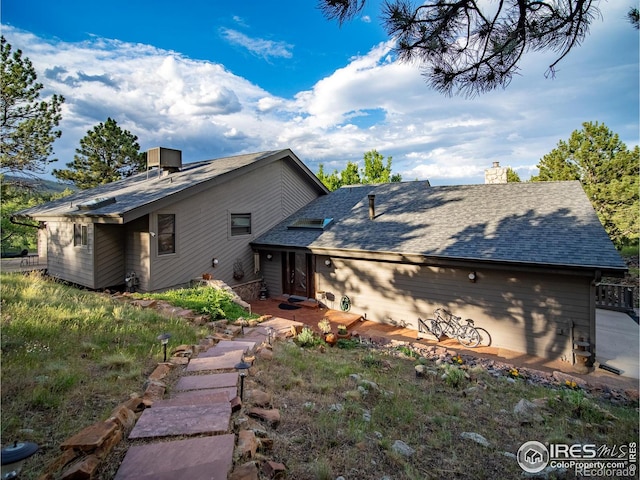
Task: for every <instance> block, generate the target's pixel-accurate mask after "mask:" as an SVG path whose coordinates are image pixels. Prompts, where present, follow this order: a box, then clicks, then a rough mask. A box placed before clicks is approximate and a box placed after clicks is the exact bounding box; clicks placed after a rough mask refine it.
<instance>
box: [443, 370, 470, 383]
mask: <svg viewBox="0 0 640 480" xmlns="http://www.w3.org/2000/svg"><path fill="white" fill-rule="evenodd" d="M443 378H444V381H445V383H446V384H447V385H449V386H450V387H453V388H458V387H459V386H460V385H462V383H463V382H464V379H465V376H464V371H463V370H460V369H459V368H458V367H454V366H450V365H447V366H446V367H445V372H444V375H443Z"/></svg>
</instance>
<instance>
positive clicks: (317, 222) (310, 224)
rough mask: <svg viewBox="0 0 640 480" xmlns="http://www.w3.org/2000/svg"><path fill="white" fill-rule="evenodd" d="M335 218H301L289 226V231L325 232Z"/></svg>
mask: <svg viewBox="0 0 640 480" xmlns="http://www.w3.org/2000/svg"><path fill="white" fill-rule="evenodd" d="M331 222H333V218H299V219H297V220H295V221H294V222H293V223H291V224H290V225H288V226H287V228H288V229H289V230H295V229H301V230H324V229H325V228H326V227H327V226H329V224H330V223H331Z"/></svg>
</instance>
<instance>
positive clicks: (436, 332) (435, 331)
mask: <svg viewBox="0 0 640 480" xmlns="http://www.w3.org/2000/svg"><path fill="white" fill-rule="evenodd" d="M429 321H430V322H431V326H430V327H429V331H431V334H432V335H433V336H434V337H436V338H437V339H438V340H440V337H441V336H442V326H441V325H440V322H438V321H437V320H429Z"/></svg>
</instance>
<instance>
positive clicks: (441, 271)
mask: <svg viewBox="0 0 640 480" xmlns="http://www.w3.org/2000/svg"><path fill="white" fill-rule="evenodd" d="M494 167H496V165H494ZM497 167H498V168H499V166H497ZM494 169H495V168H494ZM488 173H492V171H491V169H490V171H489V172H488ZM493 173H495V172H493ZM494 177H495V175H494ZM252 246H253V248H255V249H256V250H258V251H259V252H260V253H261V257H262V259H263V264H262V266H263V268H262V273H263V275H264V278H265V282H266V284H267V286H268V288H269V291H270V293H271V294H278V293H285V294H290V295H299V296H304V297H312V298H316V299H318V300H320V301H322V302H324V303H326V304H327V305H328V306H329V307H332V308H336V309H337V308H350V311H351V312H353V313H358V314H360V315H362V316H364V317H366V319H368V320H373V321H377V322H383V323H388V324H394V325H399V326H403V327H407V328H412V329H416V330H417V329H418V318H422V319H428V318H431V317H432V315H433V312H434V310H435V309H436V308H438V307H445V308H446V309H448V310H449V311H451V312H452V313H454V314H455V315H458V316H461V317H462V318H463V319H467V318H471V319H473V320H474V322H475V325H476V326H477V327H481V328H482V329H484V332H483V333H484V335H485V337H487V332H488V337H487V338H490V341H491V345H492V346H495V347H498V348H501V347H502V348H506V349H509V350H513V351H517V352H523V353H526V354H531V355H536V356H540V357H543V358H548V359H563V360H566V361H569V362H572V363H573V362H574V358H573V349H574V342H576V341H578V340H579V339H584V341H586V342H589V343H590V345H589V349H590V350H591V352H592V354H593V355H594V357H593V358H595V349H596V336H595V283H596V282H598V281H599V279H600V278H601V276H604V275H606V276H621V275H623V274H624V272H625V270H626V265H625V263H624V262H623V260H622V259H621V257H620V256H619V255H618V253H617V251H616V249H615V248H614V246H613V244H612V243H611V241H610V240H609V237H608V236H607V234H606V232H605V231H604V229H603V227H602V225H601V224H600V222H599V221H598V218H597V216H596V214H595V212H594V210H593V208H592V206H591V204H590V202H589V199H588V198H587V196H586V195H585V193H584V191H583V189H582V187H581V185H580V183H579V182H577V181H575V182H536V183H495V184H494V183H489V184H483V185H462V186H442V187H432V186H430V185H429V183H428V182H424V181H415V182H401V183H389V184H381V185H360V186H348V187H342V188H340V189H338V190H336V191H334V192H332V193H331V194H330V195H328V196H320V197H318V198H316V199H315V200H313V201H312V202H310V203H309V205H307V206H305V207H304V208H302V209H301V210H299V211H297V212H295V213H294V214H293V215H291V216H290V217H288V218H287V219H286V220H284V221H283V222H281V223H280V224H278V225H277V226H275V227H274V228H272V229H270V230H269V231H268V232H266V233H265V234H264V235H261V236H259V237H257V238H256V239H255V240H254V241H253V242H252Z"/></svg>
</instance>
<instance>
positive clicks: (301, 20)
mask: <svg viewBox="0 0 640 480" xmlns="http://www.w3.org/2000/svg"><path fill="white" fill-rule="evenodd" d="M630 1H632V0H630ZM380 3H381V2H379V1H371V2H370V3H369V4H368V6H367V8H366V9H365V10H364V11H363V12H362V14H361V15H360V16H359V18H357V19H355V20H353V21H351V22H349V23H346V24H344V25H343V26H341V27H340V26H339V25H338V24H337V23H335V22H331V21H328V20H326V19H325V18H324V17H323V16H322V14H321V12H320V11H319V10H318V9H317V6H316V2H315V1H314V0H311V1H306V2H305V1H300V0H281V1H277V2H265V1H257V0H237V1H234V2H230V1H228V2H221V1H212V0H207V1H202V0H192V1H189V2H185V3H184V6H183V5H181V4H180V3H176V2H168V1H166V0H158V1H154V2H142V1H135V0H127V1H122V0H113V1H110V2H78V1H76V0H74V1H71V0H58V1H56V2H51V1H44V0H2V33H3V35H4V36H5V37H6V38H7V40H8V41H9V43H10V44H11V45H12V46H13V47H14V49H17V48H20V49H22V50H23V52H24V54H25V55H26V56H27V57H29V58H30V59H31V61H32V62H33V64H34V67H35V68H36V70H37V72H38V80H39V81H40V82H41V83H43V84H44V86H45V95H48V94H50V93H53V92H55V93H60V94H62V95H64V96H65V98H66V103H65V105H64V109H63V121H62V123H61V125H60V128H61V130H62V132H63V135H62V138H61V139H59V140H57V141H56V143H55V157H56V158H58V159H59V163H58V164H57V165H55V167H57V168H60V167H63V166H64V163H66V162H69V161H71V160H72V159H73V154H74V151H75V149H76V148H77V147H78V146H79V141H80V139H81V138H82V137H83V136H84V135H85V134H86V133H87V131H88V130H90V129H92V128H93V127H94V126H95V125H97V124H98V123H100V122H104V121H105V120H106V119H107V117H111V118H113V119H115V120H116V121H117V122H118V124H119V125H120V126H121V127H122V128H124V129H126V130H129V131H130V132H131V133H133V134H134V135H137V136H138V141H139V143H140V146H141V149H143V150H146V149H148V148H151V147H155V146H164V147H168V148H177V149H180V150H182V151H183V161H185V162H191V161H198V160H203V159H208V158H216V157H219V156H226V155H233V154H238V153H245V152H255V151H263V150H275V149H281V148H291V149H292V150H293V151H294V152H295V153H296V154H297V155H298V156H299V157H300V158H301V159H302V160H303V161H304V162H305V163H306V164H307V165H308V166H309V167H310V168H311V169H312V170H313V171H314V172H315V171H317V169H318V165H319V163H324V165H325V169H326V170H332V169H333V168H337V169H342V168H343V167H344V165H345V164H346V162H347V161H348V160H351V161H360V162H361V161H362V157H363V155H364V153H365V152H367V151H369V150H371V149H374V148H375V149H377V150H378V151H379V152H380V153H381V154H383V155H384V156H385V157H388V156H391V157H392V158H393V171H394V173H400V174H402V177H403V179H405V180H414V179H429V180H430V181H431V183H432V184H434V185H444V184H466V183H482V182H483V175H484V173H483V172H484V169H485V168H488V167H490V166H491V164H492V162H494V161H499V162H500V163H501V164H502V165H505V166H511V167H512V168H514V169H515V170H516V172H518V173H519V174H520V177H521V178H522V179H523V180H526V179H528V178H529V177H530V176H531V175H532V174H535V173H536V168H535V166H536V164H537V163H538V161H539V160H540V158H542V156H544V155H545V154H546V153H548V152H550V151H551V150H552V149H553V148H555V146H556V145H557V143H558V141H559V140H563V139H567V138H568V137H569V135H570V134H571V132H572V131H574V130H577V129H580V128H581V127H582V123H583V122H587V121H599V122H602V123H605V124H606V125H607V126H608V127H609V128H610V129H611V130H612V131H614V132H615V133H618V134H619V135H620V137H621V139H622V140H623V141H624V142H625V143H626V144H627V146H628V147H630V148H631V147H633V146H635V145H637V144H638V135H639V121H638V106H639V99H638V92H639V82H638V78H639V65H638V58H639V52H638V44H639V42H638V31H637V30H635V29H634V28H632V27H631V25H630V24H629V23H628V22H627V20H626V18H625V16H626V12H627V10H628V9H629V7H630V6H631V5H632V3H631V4H628V2H624V1H618V0H616V1H613V0H610V1H608V2H605V1H600V2H599V3H598V2H595V3H597V4H598V5H599V8H600V10H601V12H602V19H598V20H596V21H595V22H594V23H593V25H592V27H591V34H590V35H589V37H588V38H587V39H586V40H585V42H584V43H583V45H582V46H581V47H579V48H576V49H575V50H574V51H572V52H571V53H570V55H569V56H568V57H566V58H565V59H564V60H563V61H562V63H560V65H559V67H558V72H557V76H556V78H555V79H546V78H545V76H544V74H545V71H546V70H547V68H546V67H547V65H549V64H550V63H551V62H552V61H553V60H554V59H555V57H553V55H552V54H551V53H536V54H532V55H529V56H527V57H526V58H525V60H524V62H523V63H522V65H521V71H520V75H519V76H516V77H515V78H514V79H513V81H512V83H511V85H510V86H509V87H508V88H507V89H506V90H497V91H494V92H491V93H489V94H485V95H483V96H480V97H476V98H473V99H466V98H463V97H452V98H449V97H445V96H442V95H441V94H439V93H437V92H434V91H432V90H431V89H430V88H429V87H428V86H427V84H426V83H425V81H424V78H423V77H422V76H421V71H420V69H419V68H418V66H416V65H411V64H404V63H398V62H397V61H395V59H394V57H393V55H392V54H391V52H390V40H389V39H388V38H387V37H386V35H385V32H384V30H383V29H382V27H381V24H380V20H379V6H380ZM636 4H637V2H636Z"/></svg>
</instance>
